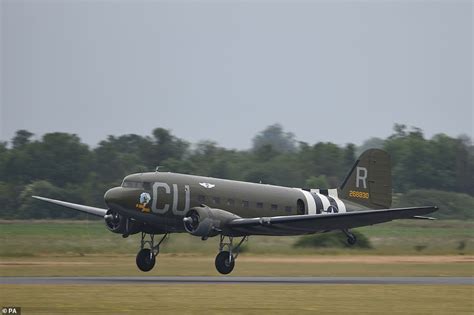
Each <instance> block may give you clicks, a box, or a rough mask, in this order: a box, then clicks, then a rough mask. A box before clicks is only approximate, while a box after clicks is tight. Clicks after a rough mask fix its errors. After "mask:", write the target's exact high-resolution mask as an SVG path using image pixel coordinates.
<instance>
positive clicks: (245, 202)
mask: <svg viewBox="0 0 474 315" xmlns="http://www.w3.org/2000/svg"><path fill="white" fill-rule="evenodd" d="M242 207H243V208H248V207H249V202H248V201H247V200H242Z"/></svg>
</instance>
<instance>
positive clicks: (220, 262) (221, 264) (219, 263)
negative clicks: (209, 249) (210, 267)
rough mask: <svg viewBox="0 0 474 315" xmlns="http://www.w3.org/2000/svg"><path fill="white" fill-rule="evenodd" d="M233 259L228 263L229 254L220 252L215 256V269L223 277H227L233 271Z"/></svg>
mask: <svg viewBox="0 0 474 315" xmlns="http://www.w3.org/2000/svg"><path fill="white" fill-rule="evenodd" d="M234 265H235V259H233V258H232V260H231V261H229V252H228V251H222V252H220V253H219V254H217V256H216V269H217V271H219V272H220V273H221V274H223V275H227V274H229V273H231V272H232V270H234Z"/></svg>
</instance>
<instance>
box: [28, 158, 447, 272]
mask: <svg viewBox="0 0 474 315" xmlns="http://www.w3.org/2000/svg"><path fill="white" fill-rule="evenodd" d="M32 197H33V198H36V199H39V200H42V201H46V202H50V203H53V204H56V205H60V206H63V207H67V208H71V209H74V210H78V211H82V212H86V213H89V214H93V215H96V216H99V217H103V218H104V220H105V224H106V226H107V228H108V229H109V230H110V231H112V232H114V233H118V234H122V236H123V237H124V238H125V237H128V236H129V235H132V234H137V233H141V242H140V251H139V252H138V254H137V256H136V264H137V267H138V268H139V269H140V270H141V271H145V272H146V271H150V270H151V269H152V268H153V267H154V265H155V261H156V257H157V256H158V254H159V251H160V245H161V243H162V242H163V241H164V240H165V238H166V237H167V236H168V235H169V234H171V233H186V232H187V233H189V234H191V235H194V236H197V237H201V239H202V240H207V239H208V238H209V237H215V236H219V252H218V254H217V256H216V258H215V267H216V269H217V271H218V272H219V273H221V274H229V273H230V272H232V270H233V269H234V265H235V260H236V259H237V256H238V255H239V249H240V247H241V245H242V243H243V242H244V241H245V240H247V239H248V237H249V236H251V235H274V236H290V235H303V234H314V233H319V232H328V231H333V230H340V231H342V232H343V233H344V234H345V235H346V236H347V242H348V244H350V245H353V244H355V243H356V237H355V235H354V234H353V233H351V231H350V229H352V228H356V227H361V226H368V225H373V224H378V223H383V222H388V221H392V220H395V219H434V218H431V217H426V216H424V215H426V214H428V213H431V212H434V211H436V210H438V208H437V207H436V206H423V207H409V208H390V206H391V203H392V178H391V160H390V156H389V154H388V153H387V152H385V151H383V150H380V149H369V150H367V151H365V152H364V153H362V155H361V156H360V157H359V158H358V159H357V161H356V162H355V163H354V165H353V167H352V168H351V170H350V171H349V173H348V174H347V176H346V177H345V179H344V180H343V182H342V184H341V185H340V187H338V188H335V189H301V188H291V187H282V186H274V185H268V184H261V183H248V182H240V181H234V180H227V179H217V178H212V177H202V176H194V175H186V174H177V173H171V172H161V171H158V170H156V171H155V172H147V173H139V174H131V175H128V176H126V177H125V178H124V179H123V182H122V185H121V186H120V187H114V188H111V189H109V190H108V191H107V192H106V193H105V195H104V200H105V203H106V205H107V209H102V208H96V207H90V206H86V205H81V204H74V203H70V202H65V201H61V200H54V199H49V198H45V197H40V196H32ZM155 235H162V237H161V239H160V240H159V241H156V240H155ZM234 238H237V240H236V242H235V243H234ZM239 238H240V241H239Z"/></svg>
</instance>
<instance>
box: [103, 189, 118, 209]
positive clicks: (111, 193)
mask: <svg viewBox="0 0 474 315" xmlns="http://www.w3.org/2000/svg"><path fill="white" fill-rule="evenodd" d="M120 191H121V187H114V188H111V189H109V190H107V191H106V192H105V194H104V200H105V203H106V204H107V205H108V204H109V203H117V201H118V200H119V198H120Z"/></svg>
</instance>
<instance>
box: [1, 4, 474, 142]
mask: <svg viewBox="0 0 474 315" xmlns="http://www.w3.org/2000/svg"><path fill="white" fill-rule="evenodd" d="M0 1H1V62H2V63H1V75H2V77H1V79H2V81H1V91H0V92H1V106H0V127H1V128H0V140H9V139H11V137H12V136H13V135H14V133H15V131H16V130H18V129H28V130H30V131H32V132H34V133H36V134H37V135H38V136H41V135H43V134H44V133H47V132H52V131H63V132H69V133H76V134H78V135H79V136H80V137H81V138H82V140H83V141H84V142H86V143H88V144H91V145H96V144H97V142H98V141H100V140H102V139H105V137H106V136H107V135H109V134H113V135H121V134H127V133H136V134H140V135H148V134H150V132H151V130H152V129H154V128H156V127H164V128H168V129H171V130H172V132H173V133H174V134H175V135H176V136H178V137H181V138H184V139H186V140H188V141H191V142H197V141H199V140H203V139H211V140H215V141H217V142H218V143H219V144H220V145H222V146H225V147H229V148H248V147H250V146H251V139H252V137H253V136H254V135H255V134H256V133H257V132H258V131H261V130H262V129H263V128H264V127H266V126H267V125H270V124H273V123H275V122H279V123H281V124H282V125H283V126H284V128H285V130H287V131H292V132H293V133H295V135H296V138H297V139H298V140H301V141H306V142H309V143H315V142H318V141H332V142H335V143H338V144H344V143H348V142H353V143H356V144H360V143H361V142H362V141H363V140H365V139H367V138H370V137H382V138H383V137H386V136H388V135H390V134H391V132H392V127H393V124H394V123H396V122H398V123H404V124H408V125H414V126H417V127H420V128H422V129H423V130H424V131H425V134H426V135H427V136H429V137H430V136H432V135H433V134H436V133H440V132H443V133H447V134H449V135H451V136H457V135H459V134H467V135H469V136H471V137H472V136H473V129H474V127H473V121H474V117H473V106H474V105H473V81H472V76H473V71H474V70H473V61H472V59H473V21H472V20H473V18H472V17H473V10H474V9H473V2H471V1H441V2H431V1H418V2H409V1H396V2H387V1H383V2H380V1H346V2H342V1H336V2H332V1H328V2H322V1H304V2H295V1H278V2H277V1H245V2H239V1H225V2H221V1H113V0H108V1H74V0H69V1H41V0H35V1H33V0H32V1H19V0H0Z"/></svg>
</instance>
